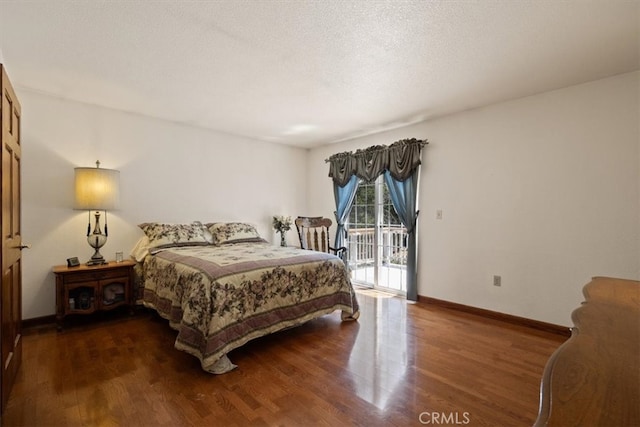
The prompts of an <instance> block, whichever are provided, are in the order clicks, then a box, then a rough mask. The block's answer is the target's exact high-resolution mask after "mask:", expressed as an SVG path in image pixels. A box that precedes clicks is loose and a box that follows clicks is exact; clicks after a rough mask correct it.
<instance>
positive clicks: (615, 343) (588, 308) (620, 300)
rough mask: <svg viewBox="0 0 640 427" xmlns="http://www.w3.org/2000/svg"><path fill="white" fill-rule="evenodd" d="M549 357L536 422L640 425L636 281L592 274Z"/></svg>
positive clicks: (567, 426) (639, 331) (639, 288)
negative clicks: (567, 330)
mask: <svg viewBox="0 0 640 427" xmlns="http://www.w3.org/2000/svg"><path fill="white" fill-rule="evenodd" d="M583 293H584V296H585V301H584V302H583V303H582V306H581V307H579V308H578V309H576V310H575V311H574V312H573V314H572V319H573V323H574V325H575V326H574V328H572V333H571V338H569V340H568V341H566V342H565V343H564V344H563V345H562V346H560V347H559V348H558V350H556V352H555V353H554V354H553V355H552V356H551V358H550V359H549V361H548V363H547V366H546V368H545V371H544V375H543V378H542V384H541V387H540V411H539V415H538V419H537V421H536V424H535V426H537V427H539V426H562V427H571V426H581V427H584V426H640V282H638V281H634V280H623V279H614V278H609V277H594V278H593V280H592V281H591V282H590V283H588V284H587V285H586V286H585V287H584V290H583Z"/></svg>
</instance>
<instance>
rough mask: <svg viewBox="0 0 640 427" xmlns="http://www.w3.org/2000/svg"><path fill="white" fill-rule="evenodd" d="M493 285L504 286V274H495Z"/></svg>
mask: <svg viewBox="0 0 640 427" xmlns="http://www.w3.org/2000/svg"><path fill="white" fill-rule="evenodd" d="M493 286H502V276H493Z"/></svg>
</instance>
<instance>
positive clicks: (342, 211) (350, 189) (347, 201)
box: [333, 175, 360, 263]
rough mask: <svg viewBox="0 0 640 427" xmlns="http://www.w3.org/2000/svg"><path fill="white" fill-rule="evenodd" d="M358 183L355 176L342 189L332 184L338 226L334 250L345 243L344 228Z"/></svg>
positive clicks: (345, 230)
mask: <svg viewBox="0 0 640 427" xmlns="http://www.w3.org/2000/svg"><path fill="white" fill-rule="evenodd" d="M359 183H360V180H359V179H358V177H357V176H355V175H351V177H350V178H349V180H348V181H347V183H346V184H345V185H344V186H343V187H341V186H339V185H338V184H337V183H336V182H334V183H333V195H334V197H335V199H336V211H335V212H334V214H335V216H336V223H337V225H338V227H337V229H336V241H335V248H336V249H337V248H341V247H343V246H344V245H345V242H346V241H347V228H346V227H345V224H346V222H347V219H348V218H349V212H351V207H352V206H353V200H354V199H355V197H356V190H358V184H359ZM347 252H348V251H345V252H343V253H345V254H346V253H347ZM344 261H345V263H346V262H347V260H346V259H345V260H344Z"/></svg>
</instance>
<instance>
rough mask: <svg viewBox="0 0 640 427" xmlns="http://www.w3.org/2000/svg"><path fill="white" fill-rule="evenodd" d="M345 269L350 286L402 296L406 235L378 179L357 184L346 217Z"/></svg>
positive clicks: (386, 190)
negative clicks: (346, 255)
mask: <svg viewBox="0 0 640 427" xmlns="http://www.w3.org/2000/svg"><path fill="white" fill-rule="evenodd" d="M347 242H348V244H347V247H348V249H349V251H348V254H349V266H350V267H351V279H352V280H353V281H354V283H358V284H361V285H364V286H368V287H373V288H376V289H380V290H385V291H391V292H394V293H399V294H405V293H406V263H407V234H406V229H405V227H404V226H403V225H402V223H401V222H400V219H399V218H398V215H397V214H396V211H395V209H394V208H393V205H392V203H391V199H390V198H389V191H388V189H387V186H386V185H385V183H384V180H383V178H382V176H380V177H378V179H376V180H375V181H374V182H370V183H366V182H362V183H360V186H359V187H358V191H357V193H356V198H355V201H354V204H353V208H352V209H351V213H350V215H349V237H348V241H347Z"/></svg>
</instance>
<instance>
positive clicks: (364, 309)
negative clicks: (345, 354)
mask: <svg viewBox="0 0 640 427" xmlns="http://www.w3.org/2000/svg"><path fill="white" fill-rule="evenodd" d="M357 292H358V302H359V303H360V311H361V314H360V319H359V320H358V323H359V324H360V328H359V330H358V336H357V338H356V341H355V344H354V346H353V350H352V352H351V355H350V357H349V370H350V371H351V372H352V373H353V381H354V384H355V389H356V393H357V395H358V396H359V397H361V398H362V399H364V400H366V401H367V402H369V403H371V404H373V405H375V406H376V407H378V408H379V409H381V410H384V409H385V408H386V406H387V404H388V402H389V399H390V398H391V397H392V396H393V395H394V389H395V388H396V386H397V385H398V384H399V383H400V382H401V381H404V377H405V374H406V372H407V365H408V359H409V358H408V355H407V352H408V343H407V333H406V332H407V326H408V325H407V307H406V304H407V303H406V301H405V300H404V299H402V298H399V297H394V296H393V295H390V294H386V293H382V292H376V291H371V290H358V291H357Z"/></svg>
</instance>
